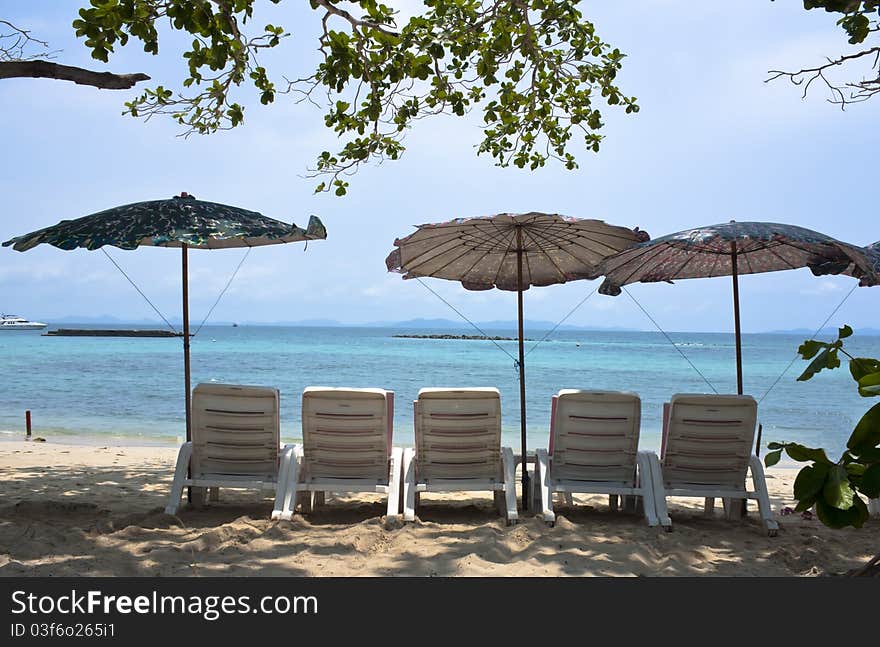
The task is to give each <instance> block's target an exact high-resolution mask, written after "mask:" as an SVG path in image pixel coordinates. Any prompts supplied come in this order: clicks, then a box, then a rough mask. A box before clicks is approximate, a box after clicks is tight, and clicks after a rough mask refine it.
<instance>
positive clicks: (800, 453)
mask: <svg viewBox="0 0 880 647" xmlns="http://www.w3.org/2000/svg"><path fill="white" fill-rule="evenodd" d="M785 453H786V454H788V456H789V457H790V458H791V459H792V460H795V461H798V462H799V463H803V462H805V461H815V462H816V463H822V464H824V465H833V464H834V463H832V462H831V461H830V460H829V459H828V457H827V456H826V455H825V450H824V449H813V448H812V447H805V446H804V445H799V444H798V443H788V444H787V445H786V446H785Z"/></svg>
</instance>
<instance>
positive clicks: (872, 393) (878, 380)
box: [859, 372, 880, 398]
mask: <svg viewBox="0 0 880 647" xmlns="http://www.w3.org/2000/svg"><path fill="white" fill-rule="evenodd" d="M859 395H860V396H862V397H863V398H873V397H876V396H878V395H880V372H878V373H869V374H868V375H865V376H864V377H862V378H861V379H860V380H859Z"/></svg>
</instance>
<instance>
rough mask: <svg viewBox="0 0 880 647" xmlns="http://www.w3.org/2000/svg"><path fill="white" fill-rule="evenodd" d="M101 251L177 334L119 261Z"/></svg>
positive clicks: (173, 330) (175, 332) (175, 331)
mask: <svg viewBox="0 0 880 647" xmlns="http://www.w3.org/2000/svg"><path fill="white" fill-rule="evenodd" d="M101 251H102V252H104V256H106V257H107V258H108V259H110V262H111V263H113V265H115V266H116V269H117V270H119V272H120V273H121V274H122V276H124V277H125V278H126V279H127V280H128V282H129V283H131V286H132V287H133V288H134V289H135V290H137V291H138V294H140V295H141V296H142V297H143V298H144V301H146V302H147V303H148V304H150V307H151V308H152V309H153V311H154V312H155V313H156V314H157V315H159V317H160V318H161V319H162V321H164V322H165V323H166V324H168V327H169V328H170V329H171V331H172V332H173V333H174V334H175V335H176V334H177V329H176V328H175V327H174V326H172V325H171V322H170V321H168V319H166V318H165V315H163V314H162V313H161V312H159V308H157V307H156V306H155V305H154V304H153V302H152V301H150V299H149V298H148V297H147V295H146V294H144V293H143V291H142V290H141V289H140V288H139V287H138V286H137V284H136V283H135V282H134V281H132V280H131V277H130V276H129V275H128V274H126V273H125V270H123V269H122V268H121V267H119V263H117V262H116V261H115V260H114V259H113V257H112V256H110V254H108V253H107V250H106V249H104V248H103V247H102V248H101Z"/></svg>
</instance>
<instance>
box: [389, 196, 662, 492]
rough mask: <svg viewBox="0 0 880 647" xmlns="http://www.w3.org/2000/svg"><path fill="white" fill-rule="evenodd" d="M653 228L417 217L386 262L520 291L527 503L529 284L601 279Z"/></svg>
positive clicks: (467, 283)
mask: <svg viewBox="0 0 880 647" xmlns="http://www.w3.org/2000/svg"><path fill="white" fill-rule="evenodd" d="M647 239H648V235H647V234H646V233H645V232H643V231H639V230H638V228H636V229H628V228H626V227H619V226H615V225H609V224H607V223H605V222H603V221H601V220H587V219H578V218H569V217H566V216H561V215H558V214H546V213H538V212H530V213H521V214H514V213H500V214H497V215H494V216H486V217H476V218H458V219H455V220H450V221H448V222H439V223H433V224H424V225H418V226H417V229H416V231H415V232H414V233H412V234H410V235H409V236H406V237H404V238H400V239H397V240H395V241H394V245H395V247H396V249H394V250H392V252H391V253H390V254H389V255H388V258H387V259H386V260H385V264H386V266H387V268H388V270H389V271H392V272H398V273H400V274H403V278H404V279H413V278H419V277H434V278H441V279H447V280H451V281H460V282H461V284H462V286H463V287H464V288H465V289H467V290H490V289H492V288H498V289H499V290H509V291H515V292H516V293H517V338H518V342H519V359H518V360H517V368H518V369H519V400H520V435H521V445H522V447H521V450H522V460H523V470H522V488H523V490H522V492H523V509H527V508H528V503H527V499H528V495H527V492H528V491H529V476H528V471H527V470H526V468H525V461H526V451H527V442H526V398H525V389H526V386H525V385H526V381H525V380H526V376H525V353H524V348H523V292H524V291H525V290H528V289H529V287H531V286H546V285H553V284H556V283H567V282H568V281H575V280H578V279H594V278H596V277H597V276H598V274H597V269H598V267H599V264H600V263H601V261H602V260H603V259H605V258H607V257H608V256H610V255H612V254H616V253H618V252H620V251H621V250H624V249H627V248H629V247H632V246H633V245H635V244H637V243H638V242H640V241H645V240H647Z"/></svg>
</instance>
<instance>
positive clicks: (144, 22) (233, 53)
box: [74, 0, 638, 195]
mask: <svg viewBox="0 0 880 647" xmlns="http://www.w3.org/2000/svg"><path fill="white" fill-rule="evenodd" d="M281 1H282V0H91V5H90V6H89V7H87V8H84V9H81V10H80V12H79V16H80V17H79V19H77V20H76V21H75V22H74V28H75V29H76V33H77V35H78V36H80V37H82V38H83V39H84V40H85V44H86V46H87V47H88V48H89V49H91V52H92V56H93V57H95V58H97V59H99V60H102V61H107V60H108V58H109V56H110V55H111V54H112V53H113V52H114V51H115V48H116V47H117V46H122V45H125V44H126V43H127V42H128V41H129V39H131V38H134V39H136V40H138V41H140V43H141V44H142V46H143V48H144V50H145V51H147V52H150V53H152V54H157V53H158V52H159V41H160V29H159V27H160V26H161V25H162V24H166V25H167V26H169V27H170V28H171V29H172V30H176V31H181V32H187V33H189V34H191V35H192V37H193V39H192V44H191V47H190V49H189V50H188V51H186V52H185V53H184V54H183V57H184V59H185V60H186V62H187V65H188V77H187V78H186V80H185V81H184V82H183V86H184V88H183V89H182V90H180V91H176V90H173V89H171V88H167V87H164V86H161V85H160V86H157V87H155V88H151V89H149V90H147V91H146V92H144V93H143V94H142V95H141V96H140V97H138V98H136V99H135V100H133V101H131V102H130V103H127V104H126V107H127V111H128V112H129V113H130V114H131V115H133V116H135V117H145V118H147V119H148V118H150V117H151V116H153V115H156V114H170V115H172V116H173V117H174V118H175V119H177V121H178V122H179V123H180V124H181V125H183V126H184V127H185V129H186V130H185V133H186V134H189V133H201V134H207V133H212V132H215V131H217V130H220V129H225V128H232V127H235V126H237V125H238V124H240V123H241V122H242V120H243V119H244V106H243V105H242V104H241V103H239V102H238V101H237V99H236V97H235V96H234V94H235V92H234V91H235V90H236V88H237V87H238V86H241V85H242V84H246V83H249V84H252V85H253V87H255V88H256V89H257V90H258V91H259V94H260V101H261V102H262V103H263V104H268V103H272V102H273V101H274V100H275V98H276V97H277V96H278V95H279V94H292V95H294V96H296V97H297V98H298V99H300V100H309V101H312V102H315V103H319V105H321V106H322V107H323V108H324V109H325V110H326V114H325V117H324V120H325V123H326V125H327V127H329V128H331V129H333V130H334V131H335V132H336V133H338V135H339V137H340V138H341V139H342V141H343V142H344V143H343V144H342V146H341V149H340V150H338V151H335V152H330V151H324V152H322V153H321V154H320V155H319V156H318V158H317V162H316V165H315V168H314V169H313V170H314V171H315V173H316V174H323V175H325V176H329V177H328V178H326V180H325V181H324V182H321V183H320V184H319V185H318V190H335V192H336V193H337V194H339V195H342V194H344V193H345V192H346V189H347V186H348V183H347V182H346V181H345V179H344V178H345V176H346V175H347V174H348V173H349V172H352V171H354V170H355V169H356V168H357V167H358V166H359V165H360V164H361V163H364V162H367V161H370V160H382V159H397V158H398V157H400V155H401V154H402V152H403V150H404V146H403V144H402V138H403V135H404V133H405V131H406V130H407V129H408V128H409V127H410V126H411V125H412V124H413V122H414V121H416V120H418V119H420V118H423V117H426V116H431V115H437V114H441V113H447V114H453V115H458V116H462V115H464V114H465V113H467V112H468V111H470V110H472V109H473V108H475V107H479V108H480V110H481V112H482V121H483V139H482V142H481V143H480V144H479V147H478V153H488V154H490V155H491V156H492V157H493V158H494V159H495V162H496V163H497V164H498V165H500V166H508V165H510V164H513V165H514V166H517V167H520V168H530V169H536V168H538V167H541V166H544V164H545V163H546V162H547V161H548V160H550V159H555V160H558V161H559V162H561V163H562V164H563V165H564V166H565V167H566V168H568V169H574V168H576V167H577V163H576V161H575V157H574V155H573V154H572V152H571V150H570V144H571V140H572V137H574V136H575V135H577V136H578V137H579V138H582V140H583V143H584V145H585V146H586V148H587V149H589V150H592V151H598V150H599V143H600V141H601V139H602V136H601V135H600V134H599V130H600V129H601V128H602V125H603V124H602V115H601V112H600V110H599V107H598V105H599V104H600V103H605V104H607V105H611V106H620V107H622V108H623V109H624V110H625V111H626V112H627V113H633V112H637V111H638V105H637V104H636V100H635V98H633V97H629V96H626V95H625V94H623V92H621V91H620V90H619V89H618V87H617V86H616V85H615V78H616V76H617V73H618V71H619V70H620V69H621V63H622V61H623V58H624V54H623V53H621V52H620V51H619V50H618V49H616V48H613V47H611V46H610V45H609V44H607V43H605V42H604V41H603V40H602V39H601V38H600V37H599V36H598V34H597V33H596V30H595V28H594V25H593V23H592V22H590V21H589V20H587V19H585V18H584V16H583V15H582V14H581V12H580V11H579V10H578V9H577V4H578V2H577V0H423V2H424V8H423V10H422V12H421V13H420V14H419V15H416V16H414V17H412V18H410V19H409V20H408V21H406V22H405V23H403V24H400V25H398V20H397V19H398V12H396V11H395V10H394V9H393V8H392V7H390V6H388V5H385V4H382V3H381V2H378V1H377V0H354V1H353V2H342V1H341V0H310V5H311V7H312V9H313V10H314V11H315V12H316V15H315V20H316V22H319V23H320V25H321V33H320V36H319V38H318V41H319V42H318V43H317V44H318V48H319V51H320V53H321V57H322V60H321V62H320V63H319V65H318V66H317V69H315V70H311V71H309V73H308V74H306V75H305V76H303V77H301V78H298V79H295V80H288V79H287V77H283V76H281V77H279V75H280V74H282V73H287V72H289V70H284V71H283V72H278V71H274V72H273V74H270V73H269V71H268V70H267V69H266V68H265V67H263V66H262V65H260V63H259V60H258V59H259V56H260V53H261V52H262V51H263V50H266V49H269V48H274V47H277V46H278V45H279V44H281V43H282V41H283V39H284V38H285V37H287V36H289V35H290V34H289V32H288V31H287V30H286V29H285V28H284V27H281V26H278V25H272V24H268V25H265V26H263V27H262V29H253V30H252V29H251V25H250V22H251V20H250V19H251V18H252V16H253V13H254V9H255V6H257V5H258V4H261V3H262V4H265V3H267V2H271V3H273V4H280V3H281ZM401 22H402V21H401ZM279 78H280V79H282V80H283V81H279Z"/></svg>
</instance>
